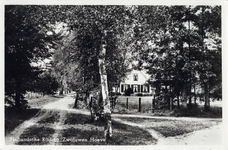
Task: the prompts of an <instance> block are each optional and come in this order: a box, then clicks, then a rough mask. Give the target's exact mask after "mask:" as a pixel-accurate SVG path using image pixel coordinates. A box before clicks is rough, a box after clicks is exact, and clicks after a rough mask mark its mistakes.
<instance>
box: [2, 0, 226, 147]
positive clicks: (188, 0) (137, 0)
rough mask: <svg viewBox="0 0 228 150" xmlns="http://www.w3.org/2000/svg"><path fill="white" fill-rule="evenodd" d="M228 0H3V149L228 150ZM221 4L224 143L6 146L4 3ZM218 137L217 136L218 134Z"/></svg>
mask: <svg viewBox="0 0 228 150" xmlns="http://www.w3.org/2000/svg"><path fill="white" fill-rule="evenodd" d="M227 2H228V1H227V0H39V1H38V0H2V1H1V2H0V3H1V8H0V11H1V12H0V15H1V24H0V27H1V28H0V29H1V30H0V33H1V35H2V36H1V37H0V39H1V41H2V44H1V48H2V50H1V52H0V55H1V58H2V59H1V60H0V61H1V65H0V67H1V69H2V72H1V73H2V74H1V75H2V76H1V79H0V83H1V85H2V87H1V96H2V97H1V98H2V103H3V105H1V106H2V109H1V111H0V112H1V113H0V117H1V118H2V120H1V123H0V124H1V128H0V146H1V147H0V149H13V150H14V149H22V150H24V149H25V150H26V149H28V150H31V149H48V150H52V149H53V150H60V149H64V150H65V149H74V150H75V149H82V150H87V149H91V148H92V149H107V148H112V149H116V148H118V149H132V148H133V149H139V148H141V149H145V150H146V149H152V148H153V149H159V150H160V149H167V150H170V149H175V150H179V149H189V150H190V149H194V150H195V149H200V150H201V149H202V150H203V149H210V150H213V149H214V150H223V149H224V150H228V142H227V141H228V130H227V127H228V123H227V113H228V111H227V108H228V107H227V106H228V102H227V99H228V96H227V90H226V89H227V84H228V80H227V72H228V70H227V69H228V68H227V65H226V64H227V63H228V61H227V58H226V56H228V55H227V49H226V48H227V42H228V38H227V33H228V31H227V25H228V22H227V19H226V18H227V15H226V14H227V8H228V7H227V4H228V3H227ZM16 4H18V5H37V4H38V5H221V6H222V85H223V131H224V132H223V133H224V135H223V145H218V146H209V145H205V146H198V145H197V146H192V145H191V146H189V145H188V146H177V145H174V146H156V145H155V146H108V147H107V146H51V145H50V146H49V145H48V146H7V145H5V140H4V139H5V136H4V122H5V120H4V5H16ZM215 138H216V137H215Z"/></svg>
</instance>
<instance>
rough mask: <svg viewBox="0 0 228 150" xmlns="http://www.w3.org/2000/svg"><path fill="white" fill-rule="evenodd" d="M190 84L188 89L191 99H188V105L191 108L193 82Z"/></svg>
mask: <svg viewBox="0 0 228 150" xmlns="http://www.w3.org/2000/svg"><path fill="white" fill-rule="evenodd" d="M189 84H190V85H189V88H188V90H189V100H188V106H189V108H191V107H192V85H191V83H189Z"/></svg>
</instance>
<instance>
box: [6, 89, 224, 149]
mask: <svg viewBox="0 0 228 150" xmlns="http://www.w3.org/2000/svg"><path fill="white" fill-rule="evenodd" d="M72 96H73V93H72V94H68V95H67V96H66V97H64V98H62V99H59V100H58V101H55V102H51V103H48V104H46V105H45V106H43V108H42V109H41V111H40V112H39V113H38V114H37V115H36V116H35V117H33V118H32V119H30V120H27V121H25V122H24V123H22V124H21V125H19V126H18V127H17V128H15V129H14V130H13V131H12V132H11V133H10V134H8V135H7V136H6V137H5V143H6V145H15V144H16V142H17V139H19V138H20V136H21V135H22V134H23V132H24V131H25V130H26V129H27V128H29V127H31V126H33V125H35V124H36V123H37V122H39V121H40V120H42V119H44V118H47V117H50V112H53V111H55V112H57V113H58V115H59V118H58V119H56V120H54V123H53V125H52V126H51V127H52V128H53V129H54V134H53V135H52V138H53V139H54V138H57V137H58V136H59V135H61V130H62V129H64V128H66V125H64V122H65V120H66V114H67V113H76V114H83V115H90V112H89V111H85V110H84V111H83V110H77V109H73V108H69V105H70V104H73V103H74V99H73V98H72ZM122 117H132V118H134V117H135V118H154V119H170V120H188V121H189V120H190V121H191V120H192V121H200V120H221V119H207V118H189V117H188V118H187V117H179V118H176V117H156V116H142V115H121V114H112V119H113V120H115V121H117V122H120V123H123V124H128V125H131V126H137V127H140V128H142V129H144V130H146V131H148V132H149V133H150V134H151V135H152V136H153V137H154V138H156V139H157V140H158V142H157V145H204V144H206V145H208V144H212V145H213V144H220V143H221V141H222V139H221V138H222V136H221V135H222V124H219V125H217V126H213V127H211V128H209V129H204V130H199V131H195V132H192V133H189V134H185V135H181V136H176V137H168V138H164V137H163V136H162V135H161V134H160V133H159V132H157V131H155V130H153V129H146V127H147V125H140V124H136V123H133V122H130V121H124V120H122V119H121V118H122ZM214 137H216V138H214ZM48 145H59V143H57V142H56V141H51V142H50V143H48Z"/></svg>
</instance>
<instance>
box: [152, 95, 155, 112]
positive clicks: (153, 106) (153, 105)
mask: <svg viewBox="0 0 228 150" xmlns="http://www.w3.org/2000/svg"><path fill="white" fill-rule="evenodd" d="M154 109H155V94H154V98H153V99H152V113H154Z"/></svg>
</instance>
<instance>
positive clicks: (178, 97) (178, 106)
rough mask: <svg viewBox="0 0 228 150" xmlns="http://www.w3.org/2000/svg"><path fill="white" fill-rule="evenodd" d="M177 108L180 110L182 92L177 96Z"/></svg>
mask: <svg viewBox="0 0 228 150" xmlns="http://www.w3.org/2000/svg"><path fill="white" fill-rule="evenodd" d="M177 108H178V109H179V108H180V91H178V94H177Z"/></svg>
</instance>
